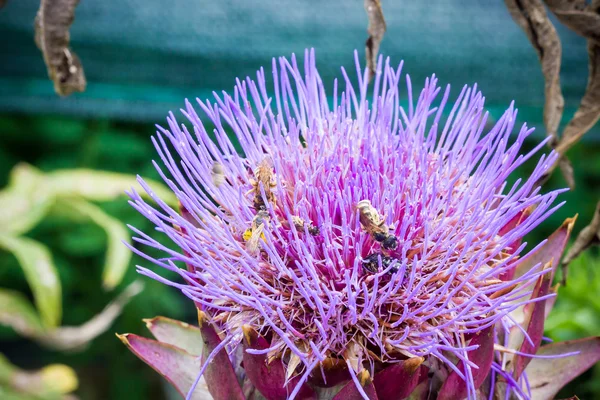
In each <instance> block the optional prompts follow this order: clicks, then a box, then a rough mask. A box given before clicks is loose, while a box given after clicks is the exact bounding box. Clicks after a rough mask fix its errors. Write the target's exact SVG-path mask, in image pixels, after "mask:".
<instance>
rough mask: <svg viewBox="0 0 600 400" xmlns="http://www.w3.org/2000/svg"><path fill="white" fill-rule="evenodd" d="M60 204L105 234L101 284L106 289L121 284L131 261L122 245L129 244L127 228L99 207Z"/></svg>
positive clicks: (72, 201) (68, 202) (72, 202)
mask: <svg viewBox="0 0 600 400" xmlns="http://www.w3.org/2000/svg"><path fill="white" fill-rule="evenodd" d="M60 203H61V206H64V207H67V208H68V209H69V210H71V211H73V212H76V213H78V214H80V215H82V216H84V217H86V218H89V219H90V220H92V222H94V223H95V224H97V225H98V226H100V227H101V228H102V229H104V231H105V232H106V235H107V249H106V258H105V262H104V269H103V271H102V282H103V285H104V287H105V288H106V289H108V290H110V289H113V288H114V287H115V286H117V285H118V284H119V283H121V280H122V279H123V276H124V275H125V272H126V271H127V267H129V261H130V260H131V251H129V249H128V248H127V247H126V246H125V245H124V244H123V243H124V242H126V243H131V238H130V235H129V232H128V231H127V228H126V227H125V225H124V224H123V223H121V222H120V221H119V220H117V219H115V218H113V217H111V216H110V215H108V214H106V213H105V212H104V211H102V209H101V208H100V207H98V206H96V205H94V204H92V203H89V202H87V201H85V200H81V199H75V198H66V199H62V200H61V201H60Z"/></svg>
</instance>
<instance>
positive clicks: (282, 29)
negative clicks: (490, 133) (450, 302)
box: [0, 0, 600, 138]
mask: <svg viewBox="0 0 600 400" xmlns="http://www.w3.org/2000/svg"><path fill="white" fill-rule="evenodd" d="M37 3H38V2H37V1H33V0H32V1H23V0H9V1H8V4H7V5H6V6H5V8H4V9H2V10H0V37H1V38H2V39H1V40H0V57H1V62H0V111H5V112H25V113H59V114H68V115H78V116H84V117H101V118H119V119H126V120H140V121H155V122H160V121H163V120H164V117H165V116H166V114H167V112H168V111H169V110H173V111H176V110H178V109H179V108H180V107H181V106H182V105H183V100H184V99H185V98H189V99H193V98H195V97H200V98H201V99H205V98H208V97H210V96H211V92H212V91H219V92H220V91H221V90H227V91H230V90H231V88H232V87H233V85H234V83H235V78H236V77H245V76H254V75H255V71H256V70H257V69H258V68H259V67H260V66H263V65H264V66H265V67H268V68H269V69H270V63H271V58H272V57H275V56H280V55H285V56H288V55H290V53H296V54H298V55H302V53H303V51H304V49H306V48H311V47H312V48H315V49H316V53H317V62H318V65H319V68H320V72H321V75H322V77H323V80H324V81H325V82H327V83H328V84H329V85H330V86H331V82H332V81H333V78H334V77H338V78H340V77H341V73H340V71H339V67H340V66H345V67H346V68H347V69H348V70H349V71H351V73H354V70H355V68H354V64H353V51H354V49H358V50H359V52H360V55H361V58H362V57H363V56H364V42H365V39H366V26H367V20H366V15H365V12H364V9H363V2H362V1H358V0H356V1H339V0H338V1H334V0H320V1H317V0H313V1H297V0H262V1H259V0H245V1H232V0H229V1H211V2H208V1H197V0H194V1H192V0H171V1H168V2H166V1H159V0H121V1H87V0H84V1H82V2H81V3H80V5H79V6H78V8H77V11H76V19H75V23H74V24H73V26H72V29H71V37H72V48H73V50H74V51H75V52H76V53H77V54H78V55H79V56H80V58H81V60H82V63H83V66H84V69H85V73H86V77H87V79H88V87H87V90H86V91H85V92H84V93H78V94H74V95H72V96H70V97H68V98H62V99H59V98H58V97H57V96H56V95H55V94H54V91H53V86H52V82H50V81H49V80H48V78H47V73H46V69H45V66H44V64H43V61H42V55H41V53H40V52H39V51H38V49H37V48H36V47H35V44H34V42H33V20H34V17H35V14H36V11H37V7H38V4H37ZM383 8H384V12H385V16H386V20H387V25H388V31H387V34H386V36H385V39H384V41H383V43H382V47H381V51H382V53H383V54H384V55H386V56H390V57H391V58H392V61H393V63H397V62H399V61H400V60H404V61H405V68H404V72H407V73H409V74H410V76H411V78H412V81H413V87H414V88H416V89H418V88H420V87H421V86H422V83H423V81H424V79H425V78H426V77H427V76H429V75H431V74H432V73H435V74H436V75H437V76H438V77H439V79H440V83H441V84H446V83H450V84H452V85H453V86H454V90H453V94H454V95H458V92H459V91H460V87H461V86H462V85H464V84H473V83H475V82H477V83H478V85H479V88H480V89H481V90H482V91H483V93H484V94H485V95H486V98H487V105H488V108H489V110H490V111H491V113H492V115H493V116H494V117H496V118H497V117H498V116H499V115H500V114H501V112H502V111H503V110H504V109H505V108H506V107H507V106H508V104H509V103H510V101H512V100H515V101H516V105H517V107H518V108H519V110H520V115H519V119H520V120H522V121H528V122H529V124H530V125H533V126H536V127H537V128H538V134H540V135H541V134H542V133H543V126H542V109H543V101H544V93H543V87H544V82H543V77H542V74H541V69H540V66H539V62H538V60H537V57H536V54H535V52H534V50H533V48H532V46H531V45H530V43H529V42H528V40H527V38H526V37H525V34H524V33H523V32H522V31H521V29H520V28H519V27H518V26H517V25H516V24H515V23H514V21H513V20H512V19H511V17H510V15H509V14H508V12H507V10H506V9H505V6H504V2H502V1H492V0H480V1H476V0H467V1H465V0H462V1H461V0H445V1H444V0H437V1H427V2H424V1H408V0H406V1H385V2H383ZM554 22H555V25H557V27H558V30H559V34H560V36H561V39H562V43H563V60H562V74H561V84H562V87H563V91H564V92H563V94H564V96H565V101H566V107H565V117H564V118H563V123H566V122H567V118H570V117H571V116H572V115H573V113H574V111H575V109H576V107H577V106H578V104H579V101H580V99H581V96H582V95H583V92H584V90H585V86H586V81H587V73H588V72H587V50H586V43H585V40H584V39H583V38H580V37H578V36H576V35H575V34H574V33H572V32H570V31H568V30H567V29H565V28H563V27H562V26H560V24H559V23H558V22H556V20H554ZM599 133H600V132H599V129H598V128H595V129H594V131H592V132H591V133H590V134H588V137H590V138H593V137H596V138H597V137H599V136H600V135H599Z"/></svg>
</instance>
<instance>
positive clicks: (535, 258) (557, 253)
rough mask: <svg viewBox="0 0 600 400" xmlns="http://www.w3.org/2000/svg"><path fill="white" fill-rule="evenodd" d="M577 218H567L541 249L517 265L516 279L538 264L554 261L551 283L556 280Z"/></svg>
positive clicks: (528, 255)
mask: <svg viewBox="0 0 600 400" xmlns="http://www.w3.org/2000/svg"><path fill="white" fill-rule="evenodd" d="M575 219H576V218H567V219H566V220H565V221H564V222H563V223H562V225H561V226H560V228H558V229H557V230H556V231H555V232H554V233H553V234H552V235H550V237H549V238H548V241H547V242H546V243H544V245H543V246H541V247H540V248H539V249H537V250H536V251H535V252H533V253H529V254H527V255H526V256H525V257H523V259H521V260H520V261H519V263H518V264H517V269H516V271H515V278H518V277H520V276H523V275H524V274H525V273H526V272H527V271H529V270H530V269H531V268H533V267H534V266H536V265H537V264H540V263H541V264H542V265H545V264H546V263H548V262H549V261H550V260H552V272H551V277H550V281H552V279H553V278H554V273H555V272H556V267H557V266H558V264H559V263H560V259H561V258H562V254H563V252H564V250H565V246H566V245H567V242H568V241H569V235H570V234H571V230H572V229H573V226H574V225H575Z"/></svg>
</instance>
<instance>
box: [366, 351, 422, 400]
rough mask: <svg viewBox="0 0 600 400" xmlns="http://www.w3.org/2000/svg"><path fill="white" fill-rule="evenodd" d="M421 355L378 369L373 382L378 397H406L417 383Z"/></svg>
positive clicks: (391, 398)
mask: <svg viewBox="0 0 600 400" xmlns="http://www.w3.org/2000/svg"><path fill="white" fill-rule="evenodd" d="M423 361H425V359H424V358H423V357H413V358H410V359H408V360H405V361H402V362H399V363H397V364H394V365H392V366H390V367H387V368H386V369H384V370H382V371H379V372H377V373H376V374H375V377H374V378H373V384H374V385H375V390H376V391H377V396H378V397H379V398H380V399H386V400H387V399H389V400H400V399H404V398H406V397H408V395H410V394H411V393H412V391H413V390H414V389H415V387H417V385H418V384H419V377H420V376H421V373H422V372H423V368H422V367H421V364H422V363H423Z"/></svg>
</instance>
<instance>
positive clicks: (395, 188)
mask: <svg viewBox="0 0 600 400" xmlns="http://www.w3.org/2000/svg"><path fill="white" fill-rule="evenodd" d="M356 64H357V80H358V85H357V86H353V84H352V82H351V80H350V78H349V77H348V74H347V73H346V72H345V71H344V70H342V72H343V81H342V82H341V84H340V85H339V86H340V87H343V90H338V82H337V81H335V82H334V85H333V94H332V95H331V96H328V95H327V93H326V90H325V88H324V84H323V82H322V80H321V78H320V76H319V74H318V71H317V68H316V62H315V56H314V52H313V51H307V52H306V53H305V57H304V66H303V68H300V67H299V66H298V62H297V61H296V58H295V57H292V58H291V60H287V59H285V58H281V59H278V60H274V61H273V64H272V72H273V74H272V78H270V79H267V77H266V75H265V72H264V70H262V69H261V70H260V71H259V72H258V73H257V78H256V80H251V79H250V78H247V79H245V80H243V81H242V80H238V81H237V84H236V86H235V88H234V91H233V94H232V95H229V94H227V93H223V94H222V95H218V94H215V102H214V103H211V102H209V101H206V102H202V101H200V100H198V106H199V108H200V109H201V110H202V111H203V113H204V116H205V117H206V118H207V119H208V120H209V121H210V125H209V124H205V123H203V122H202V121H201V118H200V116H199V115H198V114H197V112H196V110H195V109H194V107H193V106H192V104H191V103H189V102H186V106H185V109H184V110H182V113H183V115H184V116H185V117H186V118H187V120H188V122H189V123H190V124H191V126H187V125H184V124H181V125H180V124H179V123H178V122H177V121H176V119H175V116H174V115H173V114H170V116H169V118H168V119H167V122H168V128H163V127H158V131H157V135H156V136H155V137H154V138H153V141H154V144H155V146H156V149H157V151H158V153H159V155H160V158H161V160H162V164H163V166H160V165H159V164H158V163H156V164H155V165H156V168H157V169H158V171H159V173H160V174H161V176H162V177H163V179H164V181H165V182H166V183H167V184H168V185H169V187H170V188H171V190H172V191H173V192H174V194H175V195H176V196H177V198H178V199H179V201H180V209H179V210H175V209H173V208H171V207H169V205H167V204H166V203H165V202H163V201H161V199H160V198H159V197H158V196H156V195H155V194H154V193H153V192H152V190H151V189H150V187H149V186H148V185H146V184H145V183H144V181H143V180H141V179H140V183H141V185H142V186H143V187H144V189H145V190H146V191H147V192H148V194H150V196H151V197H152V198H153V199H154V200H155V202H156V203H155V204H150V203H149V202H146V201H145V200H144V199H142V197H141V196H140V195H139V194H138V193H135V192H132V193H130V196H131V204H132V206H133V207H135V208H136V209H137V210H138V211H139V212H140V213H142V214H143V215H144V216H145V217H146V218H148V219H149V220H150V221H152V222H153V223H154V224H155V225H156V228H157V230H158V231H159V232H161V233H163V234H164V235H165V240H157V239H154V238H152V237H150V236H149V235H147V234H146V233H144V232H141V231H139V230H136V229H135V228H132V229H133V230H134V231H135V233H136V235H137V237H135V238H134V240H135V241H136V242H137V243H138V244H140V245H143V246H147V247H150V248H153V249H158V250H161V251H162V252H163V253H164V254H165V256H164V257H162V258H157V257H153V256H151V255H149V254H146V252H145V251H144V250H141V249H140V248H142V249H143V247H140V246H136V247H132V250H133V251H134V252H136V253H137V254H139V255H140V256H142V257H144V258H145V259H146V260H148V261H150V262H151V263H153V264H156V265H158V266H160V267H163V268H165V269H167V270H169V271H172V272H175V273H176V274H177V275H178V276H179V277H180V279H178V280H176V281H171V280H167V279H165V278H163V277H161V276H160V275H159V274H157V273H156V272H154V271H152V270H150V269H148V268H145V267H141V266H140V267H138V270H139V272H140V273H141V274H143V275H146V276H148V277H150V278H153V279H156V280H159V281H161V282H164V283H165V284H167V285H170V286H173V287H174V288H176V289H179V290H180V291H181V292H182V293H183V294H184V295H185V296H187V297H188V298H189V299H190V300H191V301H193V302H194V303H195V306H196V307H197V309H198V316H199V318H198V321H199V326H198V327H194V326H191V325H188V324H185V323H180V322H176V321H172V320H168V319H165V318H162V317H159V318H156V319H152V320H148V321H147V323H148V326H149V328H150V330H151V331H152V333H153V334H154V336H155V337H156V339H157V340H158V341H154V340H150V339H145V338H142V337H139V336H136V335H131V334H129V335H122V336H120V337H121V339H122V340H123V341H124V342H125V343H126V344H127V345H128V347H129V348H130V349H131V350H132V351H133V352H134V353H135V354H136V355H138V356H139V357H140V358H141V359H142V360H144V361H145V362H146V363H148V364H149V365H150V366H152V367H153V368H154V369H155V370H157V371H158V372H159V373H161V374H162V375H163V376H164V377H166V378H167V379H168V380H169V381H170V382H171V383H172V384H173V385H174V386H175V387H176V388H177V389H178V391H179V392H180V393H181V394H182V395H184V396H187V398H188V399H202V398H210V397H212V398H214V399H217V400H230V399H268V400H283V399H336V400H338V399H340V400H341V399H381V400H383V399H385V400H387V399H392V400H394V399H405V398H410V399H438V400H450V399H456V400H459V399H465V398H468V399H510V398H519V399H536V400H537V399H551V398H553V396H554V395H555V394H556V393H557V392H558V390H559V389H560V388H561V387H562V386H563V385H564V384H566V383H567V382H569V381H570V380H572V379H573V378H574V377H575V376H577V375H578V374H580V373H582V372H583V371H585V370H586V369H587V368H589V367H590V366H591V365H593V364H594V363H595V362H596V361H598V359H599V358H600V341H599V340H598V338H589V339H584V340H581V341H575V342H564V343H552V344H547V345H543V346H542V345H541V344H542V341H543V337H542V334H543V327H544V320H545V318H546V316H547V315H548V313H549V311H550V310H551V308H552V305H553V303H554V300H555V296H556V291H557V287H556V286H552V281H553V277H554V273H555V270H556V267H557V264H558V263H559V259H560V257H561V254H562V252H563V250H564V248H565V246H566V244H567V241H568V237H569V234H570V232H571V229H572V227H573V224H574V219H568V220H566V221H565V222H564V224H563V225H562V226H561V227H560V228H559V229H558V230H557V231H556V232H555V233H554V234H553V235H552V236H550V237H549V238H548V239H547V240H546V241H544V242H542V243H539V244H537V245H536V246H534V247H533V249H532V250H530V251H528V252H526V251H525V248H526V243H524V242H523V237H524V236H525V235H526V234H527V233H529V232H531V231H532V230H533V229H534V228H535V227H536V226H537V225H538V224H540V223H541V222H542V221H543V220H544V219H546V218H547V217H548V216H549V215H550V214H552V213H553V212H554V211H555V210H556V209H557V208H558V207H560V206H561V204H560V203H559V204H556V200H557V197H558V196H559V195H560V193H562V190H554V191H550V192H549V193H543V192H542V191H541V188H540V187H539V186H536V182H538V181H539V179H540V178H541V177H542V176H543V175H544V173H545V172H546V170H547V169H548V168H549V167H550V166H551V165H552V164H553V163H554V161H555V160H556V158H557V155H556V154H555V153H551V154H549V155H541V156H539V161H538V162H537V166H536V167H535V169H534V171H533V172H532V173H531V175H530V176H529V177H528V178H527V179H522V180H521V179H518V180H517V181H516V182H515V183H514V184H509V183H507V178H508V177H509V176H510V175H511V173H513V172H514V171H515V169H516V168H518V167H519V166H521V165H522V164H523V163H524V162H525V161H527V160H528V159H530V158H531V157H534V156H536V154H537V153H538V152H539V150H540V149H541V148H542V147H543V146H544V144H545V142H541V143H539V145H538V146H537V147H535V148H534V149H533V150H532V151H530V152H528V153H526V154H521V153H520V148H521V146H522V144H523V142H524V141H525V139H526V138H527V137H528V136H529V135H530V134H531V133H532V131H533V130H532V129H529V128H527V126H523V127H521V128H520V129H518V130H515V129H513V128H514V125H515V121H516V116H517V110H516V109H515V108H514V106H513V105H512V104H511V105H510V107H509V108H508V109H507V110H506V112H505V113H504V114H503V115H502V117H501V118H500V119H498V121H497V122H496V123H495V124H494V125H493V127H491V128H489V126H488V124H487V122H488V114H487V113H486V112H485V109H484V97H483V95H482V94H481V93H480V92H478V91H477V88H476V87H473V88H469V87H464V88H463V89H462V90H461V91H460V94H459V95H458V98H457V99H455V100H454V101H453V102H450V87H449V86H448V87H446V88H445V89H441V88H440V87H438V85H437V79H436V77H435V76H432V77H431V78H429V79H427V80H426V81H425V85H424V87H423V89H422V90H421V91H420V92H419V94H418V97H417V96H416V95H413V92H412V85H411V81H410V79H409V78H408V76H406V85H405V87H406V90H405V91H404V92H405V93H401V92H403V90H401V89H400V80H401V79H402V74H401V69H402V64H400V66H399V67H398V68H393V67H392V66H390V62H389V60H386V61H385V62H384V61H383V59H382V58H380V60H379V64H378V67H377V74H376V76H375V77H374V79H373V86H372V91H371V90H370V89H369V80H368V72H367V71H366V70H365V71H363V70H361V67H360V63H359V62H358V59H357V62H356ZM401 99H403V100H402V102H403V103H405V102H407V106H400V102H401ZM404 99H406V101H404ZM449 102H450V103H451V105H449V104H448V103H449ZM209 126H210V128H209ZM513 131H516V136H515V137H514V138H511V134H512V133H513ZM536 157H537V156H536ZM182 265H185V266H186V268H183V267H182Z"/></svg>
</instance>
